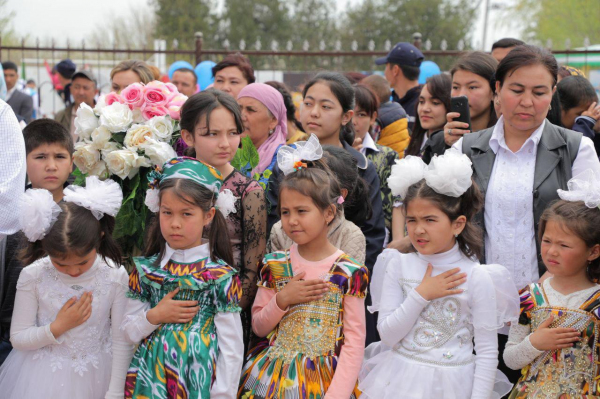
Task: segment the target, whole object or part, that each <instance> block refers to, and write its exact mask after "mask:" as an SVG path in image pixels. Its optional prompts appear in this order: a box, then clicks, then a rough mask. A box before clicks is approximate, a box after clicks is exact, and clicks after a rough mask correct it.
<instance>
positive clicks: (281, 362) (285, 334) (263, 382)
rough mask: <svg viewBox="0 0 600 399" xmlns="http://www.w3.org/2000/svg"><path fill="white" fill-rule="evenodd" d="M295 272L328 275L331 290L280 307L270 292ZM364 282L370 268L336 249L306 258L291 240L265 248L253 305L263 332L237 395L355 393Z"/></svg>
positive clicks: (308, 277) (247, 397) (361, 345)
mask: <svg viewBox="0 0 600 399" xmlns="http://www.w3.org/2000/svg"><path fill="white" fill-rule="evenodd" d="M292 265H293V267H292ZM300 272H305V273H306V275H305V277H304V279H306V280H311V279H317V278H319V279H322V280H324V281H326V282H327V283H328V284H329V291H328V292H327V293H326V294H325V295H324V297H323V298H322V299H320V300H315V301H312V302H308V303H304V304H298V305H293V306H290V307H289V308H288V309H286V310H281V309H279V307H278V306H277V304H276V298H275V296H276V294H277V293H278V292H280V291H281V290H282V289H283V288H284V287H285V286H286V284H287V283H288V282H289V281H290V280H291V279H292V278H293V277H294V275H297V274H299V273H300ZM368 282H369V272H368V270H367V269H366V268H365V267H364V266H363V265H362V264H360V263H358V262H356V261H355V260H354V259H352V258H350V257H349V256H347V255H346V254H344V253H343V252H342V251H337V252H336V253H334V254H333V255H332V256H330V257H328V258H326V259H324V260H322V261H319V262H310V261H306V260H304V259H303V258H302V257H301V256H300V255H299V253H298V249H297V246H296V245H293V246H292V247H291V249H290V250H289V251H285V252H274V253H271V254H268V255H266V257H265V259H264V267H263V269H262V270H261V273H260V276H259V282H258V285H259V287H260V288H259V291H258V294H257V297H256V301H255V303H254V307H253V312H252V313H253V328H254V331H255V332H257V334H258V335H259V336H265V335H266V339H265V340H263V341H262V342H261V343H259V344H258V345H257V346H256V347H255V348H253V349H252V350H250V352H249V354H248V357H247V360H246V364H245V366H244V370H243V373H242V378H241V381H240V390H239V392H238V397H239V398H243V399H251V398H256V399H259V398H261V399H263V398H265V399H266V398H268V399H271V398H281V399H284V398H299V399H302V398H307V399H308V398H310V399H319V398H323V397H324V395H325V393H327V398H344V399H347V398H357V397H358V396H360V392H359V391H358V388H357V384H356V380H357V377H358V372H359V370H360V364H361V362H362V357H363V353H364V342H365V323H364V297H365V295H366V291H367V285H368Z"/></svg>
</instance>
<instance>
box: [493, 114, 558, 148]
mask: <svg viewBox="0 0 600 399" xmlns="http://www.w3.org/2000/svg"><path fill="white" fill-rule="evenodd" d="M544 126H546V119H544V121H543V122H542V124H541V125H540V126H539V127H538V128H537V129H535V131H534V132H533V133H532V134H531V136H529V137H528V138H527V140H525V142H524V143H523V145H522V146H521V148H519V151H520V150H521V149H522V148H524V147H525V146H526V145H527V144H528V143H533V146H534V147H537V145H538V144H539V142H540V140H541V139H542V132H543V131H544ZM500 147H502V148H506V149H508V146H507V145H506V140H505V138H504V115H502V116H500V118H498V122H496V125H495V126H494V131H493V132H492V137H491V138H490V148H491V149H492V151H494V154H497V153H498V150H499V149H500ZM519 151H517V152H519Z"/></svg>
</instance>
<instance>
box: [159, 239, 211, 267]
mask: <svg viewBox="0 0 600 399" xmlns="http://www.w3.org/2000/svg"><path fill="white" fill-rule="evenodd" d="M209 256H210V249H209V248H208V243H206V244H201V245H198V246H197V247H193V248H188V249H173V248H171V247H170V246H169V244H167V243H165V255H164V256H163V258H162V259H161V260H160V267H165V265H166V264H167V263H168V262H169V261H170V260H173V261H175V262H180V263H192V262H195V261H197V260H200V259H205V258H208V257H209Z"/></svg>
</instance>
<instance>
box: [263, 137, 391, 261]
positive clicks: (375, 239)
mask: <svg viewBox="0 0 600 399" xmlns="http://www.w3.org/2000/svg"><path fill="white" fill-rule="evenodd" d="M342 144H343V146H344V149H345V150H346V151H348V152H349V153H350V154H351V155H352V156H353V157H354V159H356V161H357V163H358V168H359V175H360V176H361V177H362V178H363V179H365V181H366V182H367V185H368V186H369V201H370V202H371V207H372V208H373V214H372V215H371V218H370V219H368V220H367V221H366V222H365V223H364V224H363V225H359V226H358V227H360V229H361V230H362V232H363V234H364V235H365V239H366V241H367V251H366V257H365V266H367V268H368V269H369V271H372V270H373V266H374V265H375V261H376V260H377V256H378V255H379V254H380V253H381V251H382V250H383V241H384V240H385V221H384V218H383V208H382V204H381V193H380V188H379V177H378V176H377V171H376V170H375V166H374V165H373V164H372V163H371V161H369V160H367V158H366V157H365V156H364V155H363V154H361V153H360V152H358V151H356V150H355V149H354V148H352V147H351V146H350V145H349V144H348V143H346V142H342ZM282 179H283V173H282V172H281V170H280V169H279V167H278V166H277V165H275V167H274V168H273V174H272V175H271V177H270V178H269V184H268V186H267V193H266V194H267V201H268V202H269V204H268V206H269V213H268V218H267V237H268V236H269V235H270V234H271V227H273V225H274V224H275V223H277V221H278V220H279V214H278V212H277V203H278V199H279V183H280V182H281V180H282Z"/></svg>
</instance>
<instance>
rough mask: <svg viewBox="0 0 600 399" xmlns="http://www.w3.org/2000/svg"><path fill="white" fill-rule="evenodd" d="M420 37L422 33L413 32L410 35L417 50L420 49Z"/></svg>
mask: <svg viewBox="0 0 600 399" xmlns="http://www.w3.org/2000/svg"><path fill="white" fill-rule="evenodd" d="M421 37H422V35H421V34H420V33H419V32H415V33H413V35H412V38H413V46H415V47H416V48H418V49H419V50H420V49H421Z"/></svg>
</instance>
